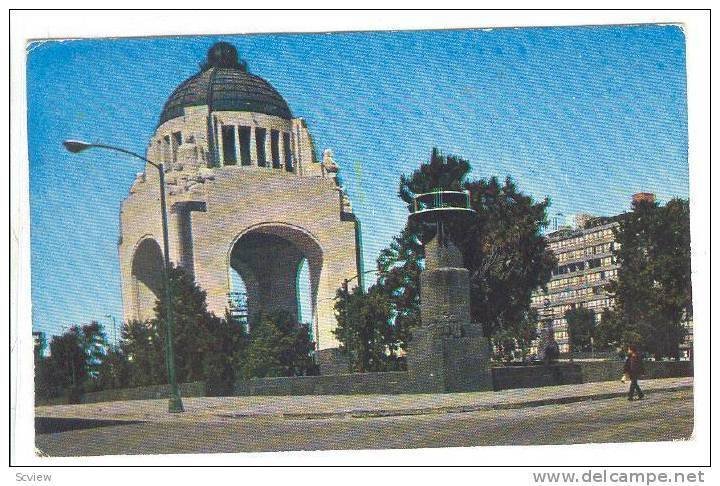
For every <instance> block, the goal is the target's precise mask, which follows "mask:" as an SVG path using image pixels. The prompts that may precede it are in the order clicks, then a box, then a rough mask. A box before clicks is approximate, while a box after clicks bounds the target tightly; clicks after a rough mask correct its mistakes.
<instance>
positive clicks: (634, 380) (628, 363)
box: [624, 345, 645, 401]
mask: <svg viewBox="0 0 720 486" xmlns="http://www.w3.org/2000/svg"><path fill="white" fill-rule="evenodd" d="M624 372H625V374H626V375H627V376H628V377H629V378H630V390H629V391H628V400H631V401H632V400H634V398H635V392H637V395H638V399H640V400H642V399H643V398H645V394H644V393H643V392H642V390H641V389H640V385H638V378H640V376H642V375H643V374H644V373H645V370H644V367H643V362H642V357H641V356H640V353H638V350H637V346H635V345H631V346H630V347H628V357H627V359H626V360H625V369H624Z"/></svg>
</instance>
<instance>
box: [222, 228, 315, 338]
mask: <svg viewBox="0 0 720 486" xmlns="http://www.w3.org/2000/svg"><path fill="white" fill-rule="evenodd" d="M304 260H306V261H307V266H308V268H309V280H310V283H309V287H310V299H309V301H310V305H311V310H310V312H309V313H310V315H311V316H312V323H311V324H312V335H314V336H316V335H317V334H316V329H315V328H316V326H317V318H316V309H317V295H318V289H319V284H320V274H321V272H322V266H323V251H322V247H321V246H320V244H319V243H318V241H317V238H315V236H314V235H312V234H311V233H310V232H309V231H307V230H305V229H304V228H301V227H298V226H293V225H289V224H287V223H279V222H268V223H261V224H257V225H253V226H250V227H248V228H246V229H245V230H243V231H242V232H241V233H240V234H238V236H237V237H235V238H234V239H233V241H232V242H231V244H230V246H229V248H228V252H227V260H226V265H227V267H226V268H228V279H230V272H231V271H232V270H234V271H235V272H237V273H238V274H239V275H240V276H241V278H242V280H243V282H244V283H245V287H246V289H247V313H248V315H249V317H250V320H252V318H253V316H254V315H255V314H257V313H258V312H260V311H275V310H285V311H288V312H290V313H291V314H293V315H294V316H296V318H298V319H300V318H301V316H300V312H299V311H300V309H299V308H298V307H299V306H298V272H299V270H300V265H301V263H302V262H303V261H304ZM231 286H232V282H231V281H228V289H230V288H232V287H231ZM251 325H252V324H251Z"/></svg>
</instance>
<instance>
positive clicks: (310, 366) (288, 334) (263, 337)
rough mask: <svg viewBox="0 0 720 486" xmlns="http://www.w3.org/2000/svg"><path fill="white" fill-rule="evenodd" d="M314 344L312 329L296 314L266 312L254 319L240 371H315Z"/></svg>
mask: <svg viewBox="0 0 720 486" xmlns="http://www.w3.org/2000/svg"><path fill="white" fill-rule="evenodd" d="M314 348H315V344H314V343H313V342H312V341H311V340H310V332H309V329H308V328H307V326H306V325H305V324H301V323H299V322H297V319H296V318H295V317H294V316H293V315H291V314H290V313H288V312H285V311H280V312H275V313H266V312H262V313H259V314H258V315H257V316H256V318H255V319H253V326H252V328H251V330H250V337H249V342H248V344H247V348H246V349H245V352H244V353H243V363H242V366H241V370H240V372H241V374H242V376H243V377H244V378H254V377H257V378H262V377H267V376H297V375H308V374H313V373H314V372H315V365H314V363H313V360H312V357H311V353H312V351H313V350H314Z"/></svg>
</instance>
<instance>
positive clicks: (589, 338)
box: [564, 307, 595, 352]
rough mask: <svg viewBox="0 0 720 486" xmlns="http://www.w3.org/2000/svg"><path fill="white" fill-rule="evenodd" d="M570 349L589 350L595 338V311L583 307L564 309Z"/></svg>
mask: <svg viewBox="0 0 720 486" xmlns="http://www.w3.org/2000/svg"><path fill="white" fill-rule="evenodd" d="M564 317H565V321H566V322H567V329H568V333H569V335H570V344H571V351H573V352H574V351H590V350H591V348H592V346H593V343H594V340H595V312H593V311H592V310H591V309H586V308H585V307H574V308H571V309H568V310H566V311H565V315H564Z"/></svg>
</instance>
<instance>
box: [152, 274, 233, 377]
mask: <svg viewBox="0 0 720 486" xmlns="http://www.w3.org/2000/svg"><path fill="white" fill-rule="evenodd" d="M168 280H169V281H170V293H171V299H172V305H173V316H174V327H173V345H174V352H175V373H176V376H177V380H178V382H181V383H182V382H191V381H202V380H204V379H205V370H206V366H205V360H206V358H207V357H208V356H209V353H210V352H211V350H212V346H213V344H214V343H215V342H216V339H215V337H214V336H213V330H215V329H219V326H218V325H217V324H216V319H218V318H217V317H216V316H215V315H214V314H212V313H211V312H209V311H208V309H207V300H206V297H207V293H206V292H205V291H204V290H202V289H201V288H200V287H199V286H198V285H197V283H196V282H195V280H194V279H193V277H192V275H191V274H190V273H188V272H187V271H186V270H185V269H184V268H182V267H178V266H174V265H172V266H171V268H170V269H169V272H168ZM165 295H166V294H165V291H164V290H163V291H162V292H160V298H159V299H158V300H157V301H156V305H155V318H154V319H153V320H152V326H153V328H154V329H155V331H154V332H155V338H156V339H157V345H158V346H159V347H157V348H156V349H158V350H163V355H164V349H165V340H166V337H167V333H166V323H167V299H166V296H165ZM153 342H155V341H153Z"/></svg>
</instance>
